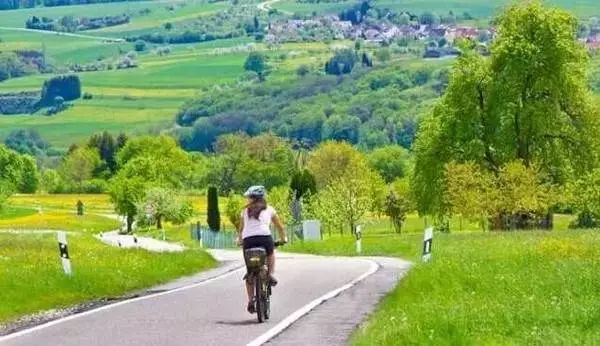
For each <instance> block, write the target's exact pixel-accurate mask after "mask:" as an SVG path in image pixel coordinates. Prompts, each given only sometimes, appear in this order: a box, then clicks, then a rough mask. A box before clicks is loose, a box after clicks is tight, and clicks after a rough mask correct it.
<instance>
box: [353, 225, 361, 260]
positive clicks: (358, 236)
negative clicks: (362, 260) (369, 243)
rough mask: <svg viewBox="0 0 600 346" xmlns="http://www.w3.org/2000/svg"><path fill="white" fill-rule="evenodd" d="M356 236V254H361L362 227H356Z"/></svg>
mask: <svg viewBox="0 0 600 346" xmlns="http://www.w3.org/2000/svg"><path fill="white" fill-rule="evenodd" d="M354 233H355V235H356V253H357V254H360V253H362V226H361V225H358V226H356V231H355V232H354Z"/></svg>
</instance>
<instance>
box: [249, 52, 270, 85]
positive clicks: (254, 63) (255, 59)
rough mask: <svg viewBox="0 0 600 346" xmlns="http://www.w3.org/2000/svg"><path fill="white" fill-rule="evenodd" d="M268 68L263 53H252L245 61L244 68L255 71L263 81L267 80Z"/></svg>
mask: <svg viewBox="0 0 600 346" xmlns="http://www.w3.org/2000/svg"><path fill="white" fill-rule="evenodd" d="M268 68H269V66H268V65H267V62H266V60H265V57H264V55H262V54H261V53H256V52H252V53H250V55H248V58H246V62H244V70H246V71H252V72H255V73H256V75H257V76H258V79H259V80H260V81H261V82H262V81H264V80H265V75H266V72H267V70H268Z"/></svg>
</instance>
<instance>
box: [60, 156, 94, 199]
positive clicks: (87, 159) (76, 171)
mask: <svg viewBox="0 0 600 346" xmlns="http://www.w3.org/2000/svg"><path fill="white" fill-rule="evenodd" d="M98 166H100V155H98V153H97V152H96V151H95V150H92V149H89V148H77V149H75V150H74V151H72V152H71V153H70V154H68V155H67V156H66V157H65V158H64V159H63V162H62V163H61V165H60V167H59V171H60V174H61V176H62V177H63V179H64V181H66V182H69V183H71V184H73V187H74V189H75V190H76V191H78V192H82V191H83V183H84V181H86V180H89V179H91V178H92V177H93V175H94V171H95V170H96V169H97V167H98Z"/></svg>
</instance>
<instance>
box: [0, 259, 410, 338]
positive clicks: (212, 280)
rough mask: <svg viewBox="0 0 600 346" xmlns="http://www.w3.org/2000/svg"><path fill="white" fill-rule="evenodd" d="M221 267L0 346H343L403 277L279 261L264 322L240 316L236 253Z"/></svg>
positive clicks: (385, 267) (360, 263)
mask: <svg viewBox="0 0 600 346" xmlns="http://www.w3.org/2000/svg"><path fill="white" fill-rule="evenodd" d="M212 253H213V256H215V257H216V258H217V259H219V260H221V261H222V263H223V265H222V266H221V267H220V268H218V269H216V270H213V271H209V272H205V273H202V274H200V275H198V276H194V277H189V278H183V279H180V280H178V281H175V282H172V283H170V284H167V285H164V286H160V287H155V288H154V289H152V290H150V291H149V292H148V293H149V294H148V295H145V296H142V297H140V298H135V299H131V300H126V301H122V302H119V303H115V304H112V305H107V306H103V307H101V308H98V309H95V310H90V311H87V312H84V313H80V314H76V315H72V316H69V317H66V318H63V319H59V320H55V321H52V322H49V323H46V324H44V325H40V326H37V327H33V328H31V329H26V330H22V331H20V332H17V333H14V334H9V335H7V336H4V337H0V345H2V346H8V345H10V346H13V345H63V346H70V345H73V346H75V345H86V346H94V345H111V346H119V345H219V346H227V345H251V346H255V345H262V344H265V343H268V344H271V345H328V346H330V345H345V344H347V341H348V338H349V336H350V334H351V332H352V331H353V330H354V329H355V328H356V327H357V326H358V325H359V324H360V323H361V322H363V321H364V319H365V318H366V317H367V315H368V314H369V313H370V312H372V311H373V309H374V308H375V306H376V304H377V302H378V301H379V300H380V299H381V297H383V295H385V294H386V293H387V292H388V291H389V290H391V289H392V288H393V287H394V286H395V285H396V283H397V281H398V280H399V279H400V278H401V277H402V276H403V275H404V274H405V273H406V272H407V271H408V269H409V268H410V264H409V263H408V262H404V261H401V260H397V259H385V258H331V257H318V256H308V255H296V254H284V253H280V254H279V255H278V263H277V277H278V279H279V282H280V284H279V285H278V286H277V287H276V288H274V293H273V294H274V295H273V299H272V316H271V320H270V321H268V322H267V323H264V324H258V323H257V322H256V318H255V316H254V315H250V314H248V313H247V312H246V311H245V305H246V304H245V303H246V301H245V294H244V288H243V282H242V277H243V274H244V272H243V267H242V259H241V252H240V251H224V250H217V251H213V252H212Z"/></svg>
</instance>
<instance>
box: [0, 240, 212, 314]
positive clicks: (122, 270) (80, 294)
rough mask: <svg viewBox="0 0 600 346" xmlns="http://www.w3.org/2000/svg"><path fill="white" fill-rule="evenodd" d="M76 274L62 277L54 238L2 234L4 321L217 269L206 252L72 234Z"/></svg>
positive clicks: (0, 285)
mask: <svg viewBox="0 0 600 346" xmlns="http://www.w3.org/2000/svg"><path fill="white" fill-rule="evenodd" d="M68 240H69V252H70V256H71V259H72V266H73V272H74V275H73V276H72V277H67V276H65V275H64V274H63V273H62V268H61V264H60V260H59V258H58V254H57V249H56V235H54V234H43V235H42V234H2V233H0V263H1V265H0V288H1V289H0V300H1V301H2V302H3V303H2V304H0V323H2V322H8V321H11V320H14V319H16V318H18V317H20V316H22V315H25V314H31V313H35V312H38V311H43V310H48V309H54V308H60V307H68V306H71V305H73V304H77V303H82V302H85V301H89V300H94V299H102V298H110V297H118V296H120V295H123V294H126V293H128V292H132V291H134V290H139V289H142V288H146V287H150V286H152V285H156V284H159V283H164V282H166V281H169V280H171V279H174V278H177V277H181V276H184V275H189V274H192V273H196V272H199V271H201V270H205V269H208V268H211V267H212V266H214V265H215V261H214V259H212V257H210V255H208V254H207V253H205V252H203V251H200V250H186V251H184V252H183V253H151V252H148V251H145V250H124V249H118V248H113V247H109V246H107V245H104V244H102V243H100V242H99V241H98V240H96V239H94V238H92V236H91V235H88V234H81V233H78V234H70V235H69V239H68Z"/></svg>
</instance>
